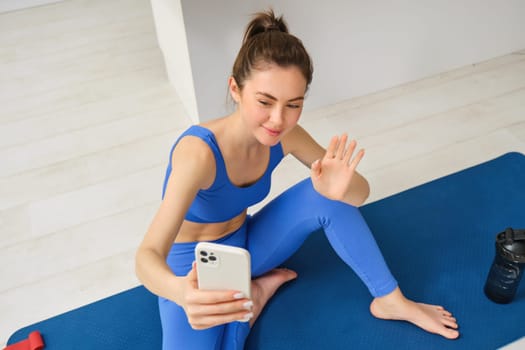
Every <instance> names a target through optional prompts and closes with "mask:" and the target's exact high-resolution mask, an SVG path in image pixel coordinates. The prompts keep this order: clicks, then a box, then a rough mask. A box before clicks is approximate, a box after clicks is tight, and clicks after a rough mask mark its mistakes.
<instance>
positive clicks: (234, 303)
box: [179, 262, 253, 329]
mask: <svg viewBox="0 0 525 350" xmlns="http://www.w3.org/2000/svg"><path fill="white" fill-rule="evenodd" d="M179 305H180V306H181V307H182V308H183V309H184V311H185V312H186V316H187V317H188V321H189V323H190V325H191V327H192V328H193V329H207V328H211V327H214V326H218V325H221V324H225V323H230V322H234V321H241V322H248V321H249V320H250V319H251V318H252V317H253V313H252V312H251V310H252V307H253V302H252V301H251V300H250V299H249V298H248V296H246V295H245V293H242V292H239V291H235V290H203V289H199V288H198V276H197V267H196V263H195V262H194V263H193V266H192V268H191V270H190V272H189V273H188V274H187V275H186V276H184V277H183V281H182V288H181V295H180V300H179Z"/></svg>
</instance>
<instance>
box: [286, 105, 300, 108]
mask: <svg viewBox="0 0 525 350" xmlns="http://www.w3.org/2000/svg"><path fill="white" fill-rule="evenodd" d="M288 107H289V108H294V109H296V108H301V106H299V105H288Z"/></svg>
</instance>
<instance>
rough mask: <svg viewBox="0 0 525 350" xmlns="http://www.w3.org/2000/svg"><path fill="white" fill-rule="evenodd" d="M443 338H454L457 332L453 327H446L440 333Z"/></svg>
mask: <svg viewBox="0 0 525 350" xmlns="http://www.w3.org/2000/svg"><path fill="white" fill-rule="evenodd" d="M441 335H443V336H444V337H445V338H448V339H456V338H457V337H459V332H458V331H456V330H454V329H448V328H447V329H446V330H445V331H444V332H443V333H441Z"/></svg>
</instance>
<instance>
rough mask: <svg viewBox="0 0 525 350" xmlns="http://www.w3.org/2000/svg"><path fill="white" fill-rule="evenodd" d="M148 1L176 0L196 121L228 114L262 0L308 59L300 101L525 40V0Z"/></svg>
mask: <svg viewBox="0 0 525 350" xmlns="http://www.w3.org/2000/svg"><path fill="white" fill-rule="evenodd" d="M154 1H176V2H177V1H180V2H181V5H182V12H183V14H184V26H185V32H186V35H187V44H188V50H189V60H190V62H191V72H192V77H193V85H194V93H195V96H196V108H197V111H198V112H197V113H198V117H199V119H200V120H201V121H203V120H208V119H211V118H215V117H218V116H220V115H223V114H225V113H227V111H228V108H227V104H226V96H227V85H226V84H227V77H228V75H229V73H230V72H231V66H232V64H233V61H234V58H235V55H236V54H237V51H238V49H239V47H240V42H241V39H242V35H243V31H244V27H245V25H246V24H247V22H248V20H249V15H250V14H251V13H253V12H255V11H259V10H261V9H265V8H267V7H268V6H269V5H272V6H273V8H274V9H275V10H276V12H277V13H283V14H284V16H285V19H286V20H287V22H288V25H289V28H290V31H291V32H292V33H293V34H295V35H297V36H298V37H300V38H301V39H302V40H303V42H304V44H305V46H306V48H307V49H308V50H309V52H310V54H311V56H312V58H313V61H314V68H315V73H314V80H313V83H312V85H311V89H310V92H309V95H308V98H307V102H306V105H305V108H306V109H307V110H308V109H314V108H317V107H321V106H324V105H328V104H333V103H336V102H339V101H342V100H346V99H349V98H351V97H354V96H359V95H364V94H367V93H371V92H374V91H378V90H382V89H385V88H388V87H392V86H396V85H399V84H402V83H405V82H408V81H413V80H417V79H420V78H423V77H426V76H429V75H433V74H437V73H439V72H443V71H446V70H450V69H453V68H456V67H461V66H464V65H468V64H473V63H476V62H480V61H483V60H487V59H490V58H493V57H496V56H500V55H503V54H506V53H510V52H513V51H517V50H519V49H523V48H525V20H524V18H525V1H523V0H484V1H480V0H461V1H453V0H449V1H447V0H391V1H385V0H382V1H379V0H368V1H360V0H359V1H358V0H347V1H324V2H306V1H300V0H281V1H274V2H272V1H256V0H243V1H236V0H222V1H207V0H154ZM175 79H176V78H175Z"/></svg>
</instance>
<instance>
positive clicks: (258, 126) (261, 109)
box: [230, 64, 306, 146]
mask: <svg viewBox="0 0 525 350" xmlns="http://www.w3.org/2000/svg"><path fill="white" fill-rule="evenodd" d="M230 92H231V94H232V97H233V99H234V100H235V102H237V107H238V111H239V112H240V114H241V117H242V118H243V120H244V122H245V123H246V125H247V126H248V128H249V129H250V130H251V131H252V132H253V134H254V136H255V138H256V139H257V140H258V141H259V142H260V143H262V144H263V145H267V146H273V145H275V144H277V143H278V142H279V141H280V140H281V138H282V137H283V135H285V134H286V133H287V132H288V131H290V130H291V129H293V127H294V126H295V125H296V124H297V121H298V120H299V117H300V115H301V112H302V110H303V102H304V95H305V92H306V79H305V78H304V77H303V75H302V73H301V71H300V70H299V69H298V68H297V67H295V66H290V67H286V68H283V67H280V66H278V65H275V64H271V65H267V66H265V67H264V69H262V70H253V71H252V73H251V75H250V77H249V78H248V79H246V81H245V82H244V87H243V89H242V90H239V88H238V87H237V85H236V83H235V80H233V79H230Z"/></svg>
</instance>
